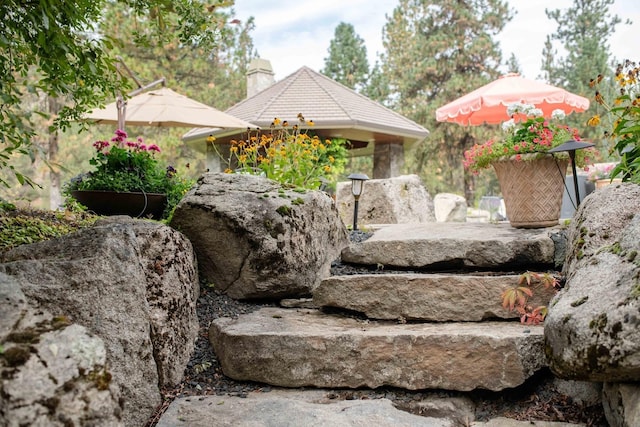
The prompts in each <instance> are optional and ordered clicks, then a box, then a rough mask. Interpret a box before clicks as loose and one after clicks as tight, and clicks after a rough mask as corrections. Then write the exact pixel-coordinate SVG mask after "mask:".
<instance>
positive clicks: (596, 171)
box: [587, 163, 622, 189]
mask: <svg viewBox="0 0 640 427" xmlns="http://www.w3.org/2000/svg"><path fill="white" fill-rule="evenodd" d="M615 167H616V163H596V164H594V165H593V166H590V167H589V175H587V179H588V180H589V181H591V182H593V183H594V184H595V186H596V189H598V188H602V187H605V186H607V185H609V184H611V183H613V182H622V178H614V175H613V170H614V168H615Z"/></svg>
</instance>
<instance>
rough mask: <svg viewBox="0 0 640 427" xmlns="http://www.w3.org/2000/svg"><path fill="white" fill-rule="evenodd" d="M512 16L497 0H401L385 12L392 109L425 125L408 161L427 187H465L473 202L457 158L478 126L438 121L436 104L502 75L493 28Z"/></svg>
mask: <svg viewBox="0 0 640 427" xmlns="http://www.w3.org/2000/svg"><path fill="white" fill-rule="evenodd" d="M509 19H511V12H510V11H509V9H508V6H507V3H506V2H505V1H501V0H467V1H457V2H451V1H448V0H400V4H399V6H397V7H396V8H395V9H394V11H393V13H392V15H391V16H389V17H388V21H387V23H386V25H385V27H384V29H383V44H384V47H385V54H384V55H383V56H382V58H381V61H382V69H383V72H384V74H385V76H386V79H387V80H388V82H389V85H390V89H391V96H390V100H391V101H392V102H393V104H394V107H395V109H396V110H397V111H399V112H400V113H402V114H404V115H405V116H407V117H410V118H411V119H413V120H414V121H416V122H417V123H420V124H422V125H423V126H425V127H426V128H427V129H429V131H430V135H429V136H428V137H427V139H426V140H425V141H424V142H423V143H422V144H419V145H418V146H417V147H415V149H414V151H413V156H412V157H410V158H409V159H408V162H407V163H408V165H409V166H410V168H411V171H410V172H412V173H419V174H420V175H421V176H422V178H423V179H424V180H425V183H426V184H427V186H428V188H429V190H430V191H433V192H440V191H454V192H460V191H462V189H463V188H464V193H465V196H466V198H467V200H468V201H469V202H473V199H474V191H475V182H474V177H473V175H471V174H469V173H465V172H464V171H463V166H462V160H463V153H464V150H465V149H467V148H469V147H470V146H472V145H473V144H474V143H475V142H477V141H478V138H479V136H482V129H481V128H470V127H462V126H459V125H457V124H452V123H438V122H436V120H435V111H436V109H438V108H439V107H441V106H443V105H445V104H447V103H448V102H451V101H453V100H454V99H456V98H458V97H460V96H462V95H464V94H466V93H468V92H470V91H472V90H473V89H476V88H478V87H480V86H482V85H484V84H486V83H488V82H489V81H491V80H493V79H494V78H497V77H498V76H499V74H500V72H499V71H498V67H499V65H500V63H501V61H502V54H501V51H500V49H499V46H498V43H497V42H495V41H494V36H495V35H496V34H497V33H498V32H500V31H501V30H502V28H503V27H504V25H505V23H506V22H507V21H508V20H509Z"/></svg>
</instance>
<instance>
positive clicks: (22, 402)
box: [0, 273, 123, 427]
mask: <svg viewBox="0 0 640 427" xmlns="http://www.w3.org/2000/svg"><path fill="white" fill-rule="evenodd" d="M0 347H1V348H2V351H1V352H0V407H1V408H2V409H1V410H0V425H3V426H23V425H24V426H26V425H29V426H68V425H76V426H81V425H102V426H114V427H115V426H121V425H123V424H122V421H121V416H122V409H121V407H120V404H119V387H118V386H117V385H116V384H114V383H113V382H112V381H111V373H110V372H109V369H108V368H107V356H106V350H105V346H104V343H103V341H102V340H101V339H100V338H98V337H96V336H95V335H93V334H92V333H90V332H89V331H88V330H87V328H85V327H83V326H80V325H78V324H72V323H70V322H69V319H67V318H65V317H62V316H60V317H54V316H53V315H51V314H50V313H49V312H47V311H46V310H42V309H41V308H39V307H37V305H36V306H34V305H32V304H31V301H30V300H29V299H28V298H27V297H26V296H25V295H24V293H23V292H22V290H21V289H20V285H19V284H18V283H17V282H16V281H15V280H14V279H13V278H11V277H10V276H7V275H5V274H2V273H0Z"/></svg>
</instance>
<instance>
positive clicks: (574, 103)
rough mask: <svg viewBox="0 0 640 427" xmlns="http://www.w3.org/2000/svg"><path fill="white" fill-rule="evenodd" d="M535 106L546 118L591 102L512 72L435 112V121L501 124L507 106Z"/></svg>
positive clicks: (506, 117)
mask: <svg viewBox="0 0 640 427" xmlns="http://www.w3.org/2000/svg"><path fill="white" fill-rule="evenodd" d="M514 103H524V104H533V105H535V106H536V108H540V109H541V110H542V113H543V115H544V117H551V113H552V112H553V110H558V109H560V110H563V111H564V112H565V113H566V114H569V113H571V112H572V111H577V112H581V111H585V110H586V109H587V108H589V100H588V99H587V98H584V97H582V96H579V95H574V94H572V93H570V92H568V91H566V90H564V89H561V88H559V87H555V86H551V85H548V84H546V83H544V82H541V81H538V80H530V79H525V78H524V77H522V76H520V75H519V74H516V73H509V74H506V75H504V76H502V77H500V78H499V79H497V80H494V81H493V82H491V83H488V84H486V85H484V86H482V87H480V88H478V89H476V90H474V91H473V92H470V93H468V94H466V95H464V96H462V97H460V98H458V99H456V100H455V101H452V102H450V103H449V104H447V105H445V106H443V107H440V108H438V109H437V110H436V120H438V121H439V122H453V123H458V124H461V125H482V124H498V123H501V122H504V121H506V120H509V119H510V118H511V117H509V116H508V115H507V106H508V105H509V104H514Z"/></svg>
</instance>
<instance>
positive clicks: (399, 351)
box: [209, 308, 546, 391]
mask: <svg viewBox="0 0 640 427" xmlns="http://www.w3.org/2000/svg"><path fill="white" fill-rule="evenodd" d="M209 340H210V341H211V344H212V345H213V348H214V350H215V353H216V355H217V357H218V360H219V361H220V364H221V366H222V369H223V371H224V373H225V374H226V375H227V376H229V377H231V378H234V379H237V380H250V381H257V382H264V383H268V384H272V385H277V386H283V387H303V386H314V387H328V388H338V387H350V388H357V387H370V388H376V387H381V386H385V385H389V386H393V387H400V388H405V389H409V390H417V389H446V390H460V391H468V390H473V389H476V388H483V389H488V390H494V391H497V390H503V389H505V388H510V387H516V386H518V385H520V384H522V383H523V382H524V381H525V380H526V379H527V378H529V377H530V376H531V375H532V374H533V373H534V372H536V371H537V370H539V369H540V368H542V367H544V366H545V365H546V361H545V357H544V353H543V336H542V327H541V326H534V327H531V326H526V327H525V326H523V325H520V324H518V323H516V322H510V323H504V322H502V323H498V322H482V323H472V322H466V323H423V324H395V323H390V322H377V321H364V322H363V321H358V320H356V319H353V318H348V317H340V316H328V315H326V314H322V313H320V312H319V311H317V310H303V309H298V310H288V309H281V308H262V309H260V310H258V311H255V312H253V313H251V314H246V315H241V316H239V317H238V318H237V319H231V318H220V319H217V320H215V321H213V322H212V324H211V328H210V330H209Z"/></svg>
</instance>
